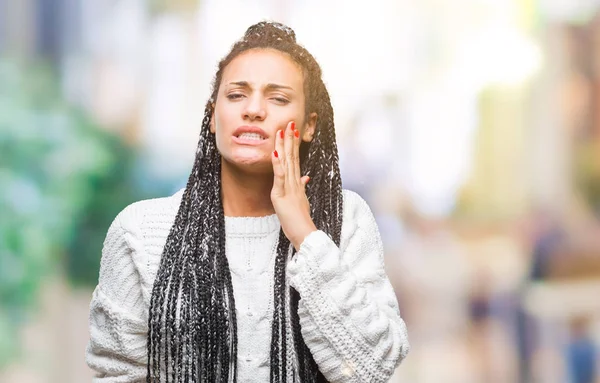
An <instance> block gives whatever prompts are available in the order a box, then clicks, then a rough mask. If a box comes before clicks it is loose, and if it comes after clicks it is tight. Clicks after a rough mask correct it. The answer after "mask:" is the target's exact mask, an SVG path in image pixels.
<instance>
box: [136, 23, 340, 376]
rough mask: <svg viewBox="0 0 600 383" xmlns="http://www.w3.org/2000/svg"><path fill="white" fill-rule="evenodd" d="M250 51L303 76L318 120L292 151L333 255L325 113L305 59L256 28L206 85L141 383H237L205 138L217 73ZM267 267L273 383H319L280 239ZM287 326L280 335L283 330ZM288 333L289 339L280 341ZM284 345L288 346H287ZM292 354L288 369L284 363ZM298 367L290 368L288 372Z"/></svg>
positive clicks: (216, 186) (333, 164) (219, 212)
mask: <svg viewBox="0 0 600 383" xmlns="http://www.w3.org/2000/svg"><path fill="white" fill-rule="evenodd" d="M251 49H275V50H278V51H280V52H284V53H286V54H288V55H289V56H290V57H291V58H292V59H293V60H294V61H295V62H296V63H298V64H299V65H300V67H302V70H303V73H304V91H305V97H306V103H305V104H306V111H305V112H306V113H305V114H306V116H308V115H309V114H310V113H313V112H315V113H316V114H317V116H318V120H317V126H316V129H315V134H314V137H313V140H312V141H311V142H302V143H301V146H300V167H301V171H302V174H305V175H308V176H310V177H311V182H310V184H308V185H307V187H306V195H307V197H308V200H309V202H310V207H311V216H312V219H313V221H314V223H315V225H316V227H317V228H318V229H319V230H322V231H324V232H325V233H327V234H328V235H329V236H330V237H331V238H332V239H333V241H334V242H335V243H336V244H337V245H339V244H340V236H341V225H342V210H343V205H342V203H343V201H342V184H341V178H340V171H339V158H338V150H337V144H336V137H335V130H334V120H333V109H332V106H331V101H330V99H329V94H328V92H327V89H326V87H325V84H324V83H323V80H322V79H321V68H320V67H319V65H318V63H317V62H316V60H315V59H314V57H313V56H312V55H311V54H310V53H309V52H308V51H307V50H306V49H305V48H304V47H302V46H301V45H299V44H297V42H296V35H295V33H294V31H293V30H292V29H290V28H289V27H287V26H285V25H283V24H280V23H275V22H265V21H263V22H260V23H257V24H255V25H252V26H251V27H249V28H248V29H247V31H246V33H245V35H244V37H243V38H242V39H241V40H239V41H238V42H236V43H235V44H234V45H233V47H232V49H231V51H230V52H229V54H228V55H227V56H226V57H225V58H224V59H223V60H221V62H220V63H219V66H218V70H217V73H216V75H215V78H214V80H213V86H212V88H213V89H212V95H211V98H210V99H209V100H208V102H207V104H206V107H205V111H204V118H203V120H202V128H201V132H200V138H199V141H198V148H197V151H196V158H195V160H194V165H193V167H192V171H191V174H190V176H189V178H188V181H187V184H186V187H185V191H184V193H183V196H182V200H181V204H180V205H179V209H178V211H177V215H176V217H175V221H174V223H173V226H172V227H171V230H170V232H169V235H168V237H167V241H166V243H165V247H164V250H163V253H162V258H161V261H160V265H159V268H158V271H157V274H156V278H155V281H154V286H153V289H152V296H151V300H150V308H149V316H148V342H147V351H148V364H147V377H146V382H147V383H155V382H161V383H162V382H173V383H175V382H200V381H202V382H223V383H226V382H231V381H233V382H235V381H236V380H237V319H236V314H235V300H234V295H233V285H232V280H231V272H230V269H229V264H228V261H227V257H226V254H225V248H226V247H225V234H226V233H225V216H224V212H223V203H222V199H221V156H220V154H219V152H218V150H217V146H216V141H215V136H214V134H212V133H211V132H210V119H211V116H212V114H213V110H214V102H215V100H216V98H217V94H218V91H219V85H220V83H221V77H222V74H223V71H224V69H225V68H226V67H227V65H229V63H230V62H231V61H232V60H233V59H234V58H236V57H237V56H238V55H240V54H241V53H243V52H245V51H247V50H251ZM276 251H277V254H276V258H275V266H274V284H273V298H274V301H273V302H274V305H273V323H272V331H271V356H270V361H271V374H270V381H271V382H272V383H283V382H287V381H288V379H287V378H288V371H290V368H291V370H292V371H294V374H293V377H294V379H293V381H296V379H295V378H296V377H298V379H299V381H300V382H303V383H312V382H326V380H325V378H324V376H323V375H322V374H321V372H320V371H319V369H318V367H317V365H316V363H315V361H314V359H313V357H312V354H311V353H310V350H309V349H308V347H307V346H306V344H305V342H304V340H303V338H302V336H301V333H300V324H299V316H298V304H299V300H300V296H299V294H298V292H297V291H295V290H294V289H293V288H291V287H289V286H288V285H287V284H286V265H287V261H288V259H289V258H290V257H293V256H294V248H293V246H292V245H291V244H290V241H289V240H288V239H287V238H286V236H285V234H284V233H283V230H280V232H279V237H278V243H277V250H276ZM287 323H289V327H290V328H289V329H288V325H287ZM288 331H291V334H288ZM290 339H291V340H292V343H293V344H289V343H290ZM291 350H293V352H294V353H295V355H296V358H295V360H288V359H289V358H288V355H289V352H290V351H291ZM296 360H297V363H296Z"/></svg>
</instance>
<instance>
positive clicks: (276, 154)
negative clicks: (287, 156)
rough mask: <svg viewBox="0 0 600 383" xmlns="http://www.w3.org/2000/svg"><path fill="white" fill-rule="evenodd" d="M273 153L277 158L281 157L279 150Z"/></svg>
mask: <svg viewBox="0 0 600 383" xmlns="http://www.w3.org/2000/svg"><path fill="white" fill-rule="evenodd" d="M273 154H274V155H275V158H279V153H277V150H275V151H274V152H273Z"/></svg>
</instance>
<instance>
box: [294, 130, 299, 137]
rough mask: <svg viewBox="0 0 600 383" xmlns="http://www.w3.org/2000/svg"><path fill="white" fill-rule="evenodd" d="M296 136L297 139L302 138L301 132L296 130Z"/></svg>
mask: <svg viewBox="0 0 600 383" xmlns="http://www.w3.org/2000/svg"><path fill="white" fill-rule="evenodd" d="M294 136H296V138H298V137H300V132H299V131H297V130H294Z"/></svg>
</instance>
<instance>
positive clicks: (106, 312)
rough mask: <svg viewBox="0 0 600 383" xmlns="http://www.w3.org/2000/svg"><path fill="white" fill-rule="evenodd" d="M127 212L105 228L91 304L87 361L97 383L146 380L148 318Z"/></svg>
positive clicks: (130, 218) (133, 237)
mask: <svg viewBox="0 0 600 383" xmlns="http://www.w3.org/2000/svg"><path fill="white" fill-rule="evenodd" d="M128 209H129V210H131V208H128ZM128 209H125V210H124V211H123V212H121V213H120V214H119V215H118V216H117V218H115V220H114V221H113V223H112V225H111V226H110V228H109V229H108V234H107V236H106V239H105V241H104V247H103V249H102V260H101V262H100V276H99V280H98V286H97V287H96V289H95V290H94V293H93V296H92V301H91V303H90V315H89V326H90V340H89V342H88V346H87V350H86V362H87V364H88V366H89V367H90V368H91V369H93V370H94V371H95V374H94V382H97V383H125V382H127V383H134V382H136V383H137V382H145V381H146V363H147V352H146V336H147V331H148V325H147V313H145V311H144V304H143V302H144V301H143V297H142V289H141V285H140V279H139V273H138V271H137V268H136V266H135V264H134V261H133V256H134V255H135V254H134V253H136V249H139V248H140V247H139V246H138V245H137V238H138V236H136V235H135V228H134V227H133V225H132V221H133V220H132V217H131V214H127V213H128V212H129V211H128Z"/></svg>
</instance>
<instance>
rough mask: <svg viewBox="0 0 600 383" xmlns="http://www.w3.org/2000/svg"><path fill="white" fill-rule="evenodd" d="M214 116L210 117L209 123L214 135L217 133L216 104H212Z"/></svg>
mask: <svg viewBox="0 0 600 383" xmlns="http://www.w3.org/2000/svg"><path fill="white" fill-rule="evenodd" d="M212 110H213V111H212V114H211V115H210V122H209V125H208V126H209V127H210V132H211V133H212V134H215V133H216V131H217V130H216V129H215V104H212Z"/></svg>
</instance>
